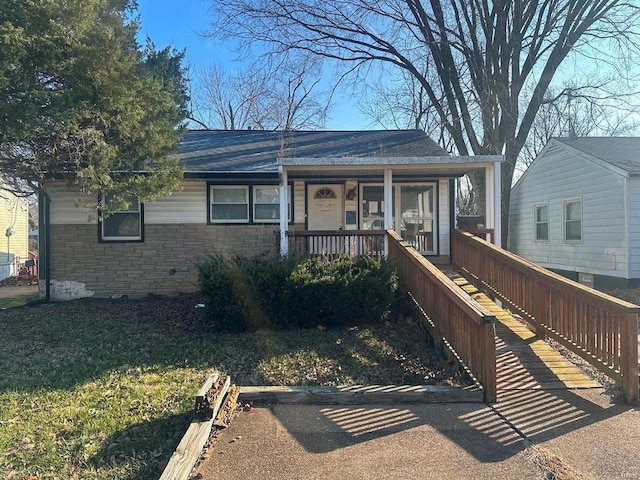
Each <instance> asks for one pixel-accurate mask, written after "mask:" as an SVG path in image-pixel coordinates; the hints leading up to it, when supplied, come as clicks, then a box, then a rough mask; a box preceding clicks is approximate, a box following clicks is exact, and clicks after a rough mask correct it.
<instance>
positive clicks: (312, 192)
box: [307, 185, 344, 230]
mask: <svg viewBox="0 0 640 480" xmlns="http://www.w3.org/2000/svg"><path fill="white" fill-rule="evenodd" d="M342 190H343V186H342V185H310V186H309V187H308V189H307V191H308V196H307V205H308V206H309V208H308V217H307V221H308V224H307V228H308V229H309V230H342V227H343V224H342V222H343V217H344V213H343V211H342V210H343V201H342V198H343V195H342Z"/></svg>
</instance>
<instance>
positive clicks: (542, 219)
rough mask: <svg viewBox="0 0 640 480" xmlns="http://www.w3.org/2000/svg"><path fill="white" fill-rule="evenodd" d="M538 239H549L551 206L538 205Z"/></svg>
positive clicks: (536, 209) (536, 208) (536, 207)
mask: <svg viewBox="0 0 640 480" xmlns="http://www.w3.org/2000/svg"><path fill="white" fill-rule="evenodd" d="M535 211H536V240H537V241H546V240H549V206H548V205H536V206H535Z"/></svg>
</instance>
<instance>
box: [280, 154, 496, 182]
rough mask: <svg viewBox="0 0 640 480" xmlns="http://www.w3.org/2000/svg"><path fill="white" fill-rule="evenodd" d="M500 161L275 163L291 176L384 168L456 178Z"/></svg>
mask: <svg viewBox="0 0 640 480" xmlns="http://www.w3.org/2000/svg"><path fill="white" fill-rule="evenodd" d="M503 161H504V157H502V156H499V155H491V156H489V155H487V156H432V157H386V158H385V157H382V158H380V157H350V158H281V159H278V166H279V167H280V168H283V169H286V171H287V172H288V174H289V175H291V176H296V177H297V176H305V175H308V176H323V175H327V176H332V175H333V176H335V175H340V176H352V177H358V176H380V177H382V176H383V175H384V171H385V170H386V169H391V170H392V172H393V173H394V174H398V175H420V176H430V175H432V176H438V177H459V176H462V175H464V174H466V173H468V172H471V171H473V170H478V169H484V168H486V167H488V166H491V165H493V164H495V163H500V162H503Z"/></svg>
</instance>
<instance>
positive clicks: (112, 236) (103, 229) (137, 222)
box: [99, 195, 144, 242]
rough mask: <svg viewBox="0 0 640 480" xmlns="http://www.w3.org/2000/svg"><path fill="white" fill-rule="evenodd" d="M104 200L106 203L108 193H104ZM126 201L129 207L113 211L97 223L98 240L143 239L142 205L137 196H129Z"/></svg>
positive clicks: (129, 240) (121, 240)
mask: <svg viewBox="0 0 640 480" xmlns="http://www.w3.org/2000/svg"><path fill="white" fill-rule="evenodd" d="M104 201H105V203H106V204H107V205H108V203H109V196H108V195H105V197H104ZM127 201H128V203H129V208H127V209H126V210H120V211H117V212H113V213H111V214H110V215H109V216H108V217H107V218H105V219H103V220H102V221H101V222H100V223H99V232H100V240H103V241H108V242H131V241H134V242H135V241H142V240H143V227H144V217H143V205H142V204H141V203H140V201H139V200H138V198H137V197H130V198H128V199H127Z"/></svg>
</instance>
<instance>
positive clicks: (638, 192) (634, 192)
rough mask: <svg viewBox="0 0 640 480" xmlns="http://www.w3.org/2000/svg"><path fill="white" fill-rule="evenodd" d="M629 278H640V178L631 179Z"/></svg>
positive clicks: (629, 195)
mask: <svg viewBox="0 0 640 480" xmlns="http://www.w3.org/2000/svg"><path fill="white" fill-rule="evenodd" d="M628 185H629V187H628V188H629V192H628V198H629V278H640V178H638V177H632V178H630V179H629V183H628Z"/></svg>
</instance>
